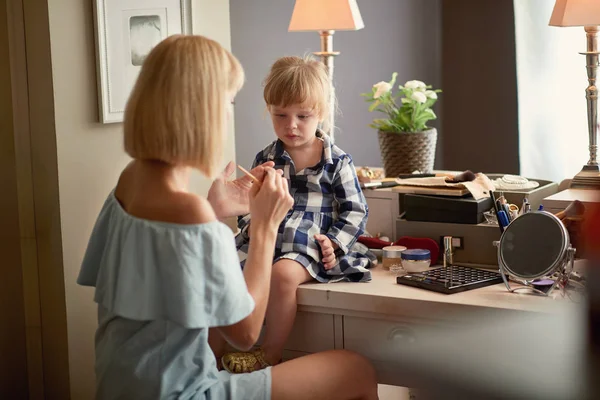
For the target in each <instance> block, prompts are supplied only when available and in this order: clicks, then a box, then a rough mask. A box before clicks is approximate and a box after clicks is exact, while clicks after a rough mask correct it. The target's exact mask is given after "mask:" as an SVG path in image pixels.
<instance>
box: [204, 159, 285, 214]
mask: <svg viewBox="0 0 600 400" xmlns="http://www.w3.org/2000/svg"><path fill="white" fill-rule="evenodd" d="M274 165H275V163H273V162H272V161H268V162H266V163H264V164H262V165H259V166H258V167H256V168H254V169H253V170H252V171H251V173H252V175H254V176H255V177H256V178H257V179H259V180H262V179H263V177H264V175H265V168H272V167H273V166H274ZM234 172H235V163H234V162H233V161H232V162H230V163H229V164H227V166H226V167H225V169H224V170H223V172H222V173H221V174H220V175H219V176H218V177H217V178H216V179H215V181H214V182H213V184H212V185H211V187H210V189H209V191H208V196H207V198H208V201H209V202H210V204H211V206H212V208H213V210H215V214H217V218H219V219H223V218H228V217H237V216H238V215H243V214H247V213H248V212H249V211H250V203H249V199H248V193H249V192H250V188H251V187H252V179H251V178H249V177H247V176H246V175H244V176H243V177H241V178H238V179H235V180H233V181H229V180H228V179H229V177H230V176H231V175H232V174H233V173H234Z"/></svg>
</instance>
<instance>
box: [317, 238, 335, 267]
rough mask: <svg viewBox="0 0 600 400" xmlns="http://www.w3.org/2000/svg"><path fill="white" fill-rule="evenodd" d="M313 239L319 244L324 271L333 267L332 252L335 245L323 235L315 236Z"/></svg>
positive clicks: (333, 256) (333, 258)
mask: <svg viewBox="0 0 600 400" xmlns="http://www.w3.org/2000/svg"><path fill="white" fill-rule="evenodd" d="M315 239H316V240H317V242H319V246H321V254H322V255H323V256H322V258H321V262H322V263H323V267H324V268H325V269H326V270H329V269H331V268H333V267H335V264H336V258H335V253H334V252H335V249H336V248H337V245H336V244H335V243H333V242H332V241H331V239H329V238H328V237H327V236H325V235H315Z"/></svg>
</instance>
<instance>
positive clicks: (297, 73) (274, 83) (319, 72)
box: [263, 56, 335, 132]
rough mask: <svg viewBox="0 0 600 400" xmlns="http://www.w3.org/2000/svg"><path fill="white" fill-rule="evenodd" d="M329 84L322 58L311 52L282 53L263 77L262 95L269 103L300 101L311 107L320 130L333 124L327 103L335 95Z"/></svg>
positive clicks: (280, 105)
mask: <svg viewBox="0 0 600 400" xmlns="http://www.w3.org/2000/svg"><path fill="white" fill-rule="evenodd" d="M332 88H333V87H332V84H331V81H330V79H329V76H328V74H327V67H326V66H325V64H323V63H322V62H320V61H317V60H315V59H314V58H312V57H310V56H305V57H296V56H292V57H281V58H280V59H278V60H277V61H275V63H274V64H273V66H272V67H271V71H270V72H269V75H268V76H267V78H266V79H265V89H264V93H263V95H264V99H265V102H266V103H267V106H268V107H271V106H275V107H288V106H291V105H294V104H301V105H304V106H307V107H311V108H313V109H314V110H315V111H316V112H317V113H318V115H319V118H320V119H321V121H322V122H321V123H322V128H323V130H324V131H325V132H329V131H330V130H331V129H332V128H333V127H332V126H331V121H330V118H329V114H330V110H331V106H330V104H335V99H331V97H332V96H334V92H333V90H332ZM331 100H333V101H331ZM330 101H331V103H330Z"/></svg>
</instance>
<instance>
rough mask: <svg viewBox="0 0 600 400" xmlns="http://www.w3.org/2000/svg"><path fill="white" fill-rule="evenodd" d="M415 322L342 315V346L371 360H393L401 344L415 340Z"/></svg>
mask: <svg viewBox="0 0 600 400" xmlns="http://www.w3.org/2000/svg"><path fill="white" fill-rule="evenodd" d="M417 329H418V327H416V326H415V324H411V323H404V322H395V321H389V320H380V319H370V318H359V317H347V316H345V317H344V348H345V349H347V350H352V351H355V352H357V353H360V354H362V355H364V356H365V357H367V358H369V359H371V360H373V361H394V359H395V358H396V355H397V352H398V351H399V349H401V348H402V346H410V345H411V344H412V343H414V342H415V341H416V340H417V332H416V331H417Z"/></svg>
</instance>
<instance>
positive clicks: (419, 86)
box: [404, 81, 426, 91]
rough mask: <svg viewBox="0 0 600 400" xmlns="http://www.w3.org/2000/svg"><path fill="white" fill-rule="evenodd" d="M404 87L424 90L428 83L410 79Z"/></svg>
mask: <svg viewBox="0 0 600 400" xmlns="http://www.w3.org/2000/svg"><path fill="white" fill-rule="evenodd" d="M404 87H405V88H407V89H414V90H420V91H424V90H425V87H426V85H425V84H424V83H423V82H421V81H408V82H406V83H405V84H404Z"/></svg>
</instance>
